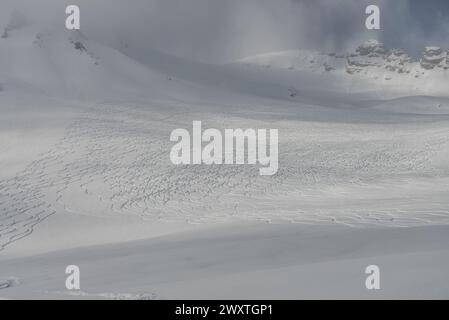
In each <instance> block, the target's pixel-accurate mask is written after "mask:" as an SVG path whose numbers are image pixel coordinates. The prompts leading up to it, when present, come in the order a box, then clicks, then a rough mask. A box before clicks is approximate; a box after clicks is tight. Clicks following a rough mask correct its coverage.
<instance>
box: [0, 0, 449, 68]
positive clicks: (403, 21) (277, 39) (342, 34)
mask: <svg viewBox="0 0 449 320" xmlns="http://www.w3.org/2000/svg"><path fill="white" fill-rule="evenodd" d="M131 2H132V3H129V2H128V3H124V2H123V1H120V0H96V1H89V0H70V1H66V0H63V1H60V0H40V1H39V5H36V1H31V0H18V1H17V0H14V1H12V0H1V10H0V11H1V14H0V19H1V20H0V22H1V25H5V24H6V23H7V20H8V15H9V14H10V13H11V12H12V11H13V10H14V9H15V10H19V11H20V12H21V13H23V14H24V15H26V16H27V17H29V18H30V20H33V21H34V22H38V23H45V24H53V25H55V26H60V27H61V28H63V27H64V20H65V14H64V11H65V7H66V6H67V5H69V4H77V5H79V6H80V8H81V28H82V31H83V33H85V34H86V35H87V36H89V37H91V38H95V39H96V40H98V41H101V42H103V43H105V44H108V45H112V46H114V47H118V46H120V45H123V44H124V43H125V44H126V46H127V47H128V48H129V50H135V51H136V52H137V51H138V52H145V51H146V50H152V49H157V50H160V51H164V52H167V53H170V54H173V55H177V56H182V57H185V58H188V59H194V60H198V61H203V62H225V61H231V60H234V59H237V58H242V57H245V56H249V55H253V54H257V53H262V52H269V51H280V50H286V49H296V48H307V49H317V50H321V51H325V52H331V51H332V52H334V51H337V52H341V51H348V50H352V49H354V47H355V46H357V45H358V44H359V43H360V42H362V41H363V40H366V39H378V40H381V41H383V42H385V44H386V45H387V46H389V47H402V48H404V49H406V50H407V51H409V52H410V53H411V54H412V55H418V54H419V52H420V51H421V49H422V48H423V47H424V46H425V45H441V46H443V47H444V46H445V45H446V44H447V43H448V41H447V40H448V37H447V35H448V31H449V5H448V3H447V2H445V1H444V0H433V1H427V2H426V5H425V8H423V4H422V2H420V1H416V0H399V1H388V0H378V1H373V0H362V1H360V0H344V1H333V0H317V1H306V0H276V1H275V0H225V1H223V0H133V1H131ZM420 3H421V4H420ZM369 4H377V5H379V6H380V8H381V26H382V30H379V31H373V30H371V31H370V30H367V29H366V28H365V18H366V15H365V8H366V6H367V5H369ZM432 5H433V6H432ZM436 6H438V8H439V9H440V10H435V9H432V8H433V7H436Z"/></svg>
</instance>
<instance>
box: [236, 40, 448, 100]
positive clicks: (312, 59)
mask: <svg viewBox="0 0 449 320" xmlns="http://www.w3.org/2000/svg"><path fill="white" fill-rule="evenodd" d="M238 64H245V65H250V66H254V65H255V66H261V67H264V68H278V69H288V70H291V71H301V72H303V71H308V72H312V73H315V74H319V75H322V76H323V77H329V76H331V75H334V76H338V78H339V79H340V80H342V81H349V82H350V83H353V81H354V80H357V81H359V80H360V81H361V82H358V83H357V85H355V86H354V85H353V84H351V85H350V87H351V89H355V88H357V89H358V90H360V89H361V88H365V89H366V88H371V89H376V90H377V89H384V90H396V89H397V90H401V91H402V92H403V93H408V94H410V93H412V92H413V93H414V94H416V92H419V93H421V94H439V95H444V94H447V88H448V86H449V71H448V69H449V54H448V51H444V50H443V49H441V48H440V47H427V48H425V49H424V51H423V54H422V57H421V58H420V59H419V60H414V59H413V58H411V57H410V56H409V55H408V54H407V53H406V52H404V51H403V50H402V49H388V48H386V47H385V46H384V45H383V44H382V43H380V42H378V41H376V40H369V41H366V42H365V43H363V44H361V45H360V46H359V47H357V49H356V50H355V52H353V53H348V54H336V53H329V54H323V53H319V52H315V51H307V50H295V51H285V52H275V53H268V54H261V55H257V56H254V57H248V58H245V59H242V60H240V61H238Z"/></svg>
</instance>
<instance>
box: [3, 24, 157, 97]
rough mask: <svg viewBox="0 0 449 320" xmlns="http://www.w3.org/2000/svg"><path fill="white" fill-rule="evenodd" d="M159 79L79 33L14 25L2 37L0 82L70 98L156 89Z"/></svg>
mask: <svg viewBox="0 0 449 320" xmlns="http://www.w3.org/2000/svg"><path fill="white" fill-rule="evenodd" d="M156 79H160V77H158V76H156V75H155V73H154V72H153V73H151V72H149V70H148V69H147V68H146V67H144V66H142V65H141V64H139V63H137V62H136V61H134V60H132V59H130V58H128V57H127V56H125V55H124V54H122V53H120V52H119V51H117V50H114V49H112V48H109V47H105V46H103V45H101V44H98V43H97V42H95V41H91V40H89V39H88V38H87V37H86V36H84V35H83V34H82V33H81V32H79V31H66V30H65V29H63V28H51V27H48V26H40V25H36V24H27V23H9V24H8V26H7V27H6V28H5V29H4V31H3V36H2V37H1V38H0V85H1V87H2V89H3V90H4V91H7V90H20V91H22V92H27V93H32V92H34V93H44V94H47V95H53V96H58V95H59V96H65V97H95V96H103V97H105V96H111V97H113V96H120V95H124V94H127V93H128V95H132V94H139V93H141V92H146V91H148V90H150V91H151V89H152V88H151V86H150V84H152V83H155V82H156V83H157V81H155V80H156Z"/></svg>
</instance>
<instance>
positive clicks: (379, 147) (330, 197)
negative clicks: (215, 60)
mask: <svg viewBox="0 0 449 320" xmlns="http://www.w3.org/2000/svg"><path fill="white" fill-rule="evenodd" d="M151 104H152V106H150V108H143V107H142V106H121V105H113V104H97V105H92V106H90V107H88V108H87V109H85V111H83V112H82V113H80V114H79V116H78V118H76V119H75V120H74V121H73V122H72V123H71V124H70V126H69V127H68V128H67V131H66V134H65V136H64V137H63V138H62V139H61V140H60V141H59V142H58V143H57V144H56V145H55V146H54V148H52V149H51V150H49V151H48V152H47V153H45V154H44V155H42V156H41V157H40V158H39V159H37V160H34V161H32V162H31V164H30V165H29V166H28V167H27V168H26V169H25V170H23V171H22V172H19V173H18V174H17V175H16V176H15V177H14V178H11V179H8V180H4V181H1V182H0V210H1V216H0V217H1V220H0V221H1V225H0V227H1V229H0V245H1V247H2V248H3V247H5V246H7V245H9V244H11V243H12V242H14V241H17V240H19V239H21V238H23V237H25V236H27V235H29V234H30V233H31V232H32V231H33V229H34V227H35V225H36V224H38V223H40V222H41V221H43V220H44V219H46V218H47V217H49V216H50V215H52V214H54V213H56V212H68V213H78V214H82V215H91V216H108V215H111V214H124V215H138V216H141V217H142V218H144V219H146V220H154V221H163V222H164V221H165V222H169V221H185V222H188V223H204V222H217V221H235V220H242V219H243V220H262V221H267V222H272V221H286V222H294V223H312V224H316V223H339V224H344V225H347V226H367V225H385V226H410V225H420V224H436V223H446V222H448V221H449V212H448V205H447V201H446V199H447V195H448V194H449V185H448V181H449V180H448V179H449V177H448V172H447V166H446V165H444V163H442V162H441V163H438V160H439V159H443V158H444V156H445V153H444V152H445V150H448V147H449V137H448V136H447V134H446V130H445V129H444V127H445V125H446V122H444V121H443V122H442V123H441V122H440V121H438V120H437V119H435V121H430V122H429V121H428V124H426V125H422V124H417V123H415V122H413V121H412V122H408V123H407V122H405V123H404V124H402V125H398V124H391V125H389V124H382V123H373V124H366V123H364V124H360V125H357V124H339V123H336V124H335V123H328V122H325V123H321V122H319V121H313V122H312V121H292V120H280V121H276V123H275V124H274V123H273V122H272V121H270V120H269V119H267V118H265V119H264V118H263V117H262V116H261V117H257V110H252V112H253V114H255V115H256V116H255V117H253V118H250V117H249V116H248V113H246V112H234V113H232V112H227V113H226V115H223V114H215V113H204V112H202V113H201V115H199V114H198V113H196V112H195V109H194V107H193V106H190V108H187V109H186V108H185V106H184V105H177V104H176V102H175V101H168V100H167V101H162V100H161V101H157V100H156V101H153V102H151ZM167 110H169V111H167ZM286 112H289V111H286ZM348 115H349V113H348ZM367 116H369V114H368V115H367ZM199 117H201V119H202V120H203V123H204V125H205V126H208V127H214V128H239V127H259V128H268V127H271V126H273V125H275V126H276V127H277V128H279V129H280V131H281V132H282V135H281V141H280V150H281V151H280V161H281V164H280V169H279V172H278V173H277V175H276V176H274V177H270V178H267V177H262V176H259V175H258V170H257V168H256V167H255V166H182V167H176V166H174V165H172V164H171V163H170V162H169V151H170V147H171V144H170V143H168V139H167V137H168V136H169V134H170V131H171V130H173V129H175V128H187V129H189V127H190V126H191V121H192V120H195V119H198V118H199ZM286 118H288V116H287V117H286ZM429 123H430V124H429Z"/></svg>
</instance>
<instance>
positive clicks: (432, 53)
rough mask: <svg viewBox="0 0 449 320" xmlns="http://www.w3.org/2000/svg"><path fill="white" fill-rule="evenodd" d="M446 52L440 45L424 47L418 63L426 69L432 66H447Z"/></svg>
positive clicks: (432, 67)
mask: <svg viewBox="0 0 449 320" xmlns="http://www.w3.org/2000/svg"><path fill="white" fill-rule="evenodd" d="M447 59H448V54H447V52H446V51H443V49H441V48H440V47H426V48H425V49H424V51H423V54H422V57H421V60H420V65H421V67H422V68H424V69H426V70H431V69H434V68H447V67H448V63H447Z"/></svg>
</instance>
